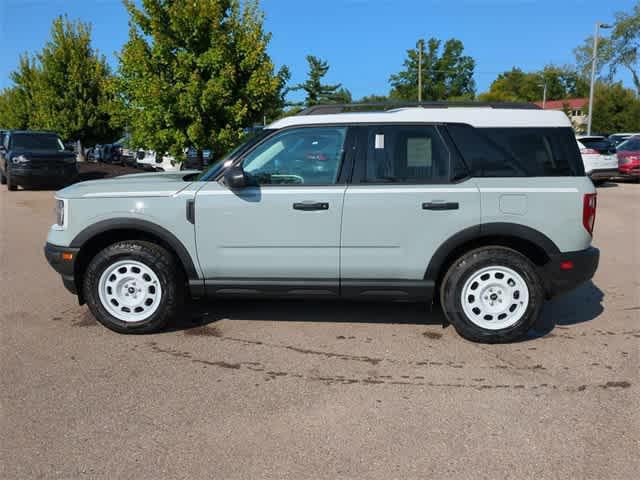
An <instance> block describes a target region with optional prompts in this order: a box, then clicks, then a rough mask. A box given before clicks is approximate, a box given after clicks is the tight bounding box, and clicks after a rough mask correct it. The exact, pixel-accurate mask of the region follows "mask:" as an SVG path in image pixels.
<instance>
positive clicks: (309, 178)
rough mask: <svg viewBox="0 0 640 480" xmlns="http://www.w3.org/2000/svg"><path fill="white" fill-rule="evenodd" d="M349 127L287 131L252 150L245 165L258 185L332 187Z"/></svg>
mask: <svg viewBox="0 0 640 480" xmlns="http://www.w3.org/2000/svg"><path fill="white" fill-rule="evenodd" d="M346 134H347V128H346V127H309V128H297V129H291V130H285V131H283V132H280V133H277V134H275V135H274V136H273V137H271V138H269V139H268V140H266V141H265V142H264V143H262V144H261V145H259V146H258V147H257V148H256V149H255V150H253V151H251V152H250V153H249V154H248V155H247V156H246V157H245V159H244V160H243V162H242V166H243V168H244V171H245V172H246V173H248V174H249V175H250V176H251V177H252V178H253V179H254V180H255V181H256V182H257V183H258V184H259V185H287V184H294V185H300V184H307V185H331V184H334V183H336V180H337V179H338V174H339V173H340V164H341V162H342V157H343V153H344V141H345V137H346Z"/></svg>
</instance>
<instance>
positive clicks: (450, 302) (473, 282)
mask: <svg viewBox="0 0 640 480" xmlns="http://www.w3.org/2000/svg"><path fill="white" fill-rule="evenodd" d="M440 297H441V303H442V307H443V309H444V312H445V315H446V316H447V319H448V320H449V321H450V322H451V324H452V325H453V326H454V328H455V329H456V331H457V332H458V333H459V334H460V335H461V336H462V337H464V338H466V339H467V340H471V341H474V342H483V343H506V342H512V341H515V340H518V339H520V338H522V337H524V336H525V335H526V333H527V332H528V331H529V329H530V328H531V327H532V326H533V325H534V324H535V322H536V321H537V320H538V318H539V316H540V311H541V308H542V304H543V302H544V291H543V288H542V281H541V279H540V277H539V275H538V273H537V271H536V268H535V266H534V265H533V264H532V263H531V261H530V260H529V259H527V258H526V257H525V256H524V255H522V254H520V253H518V252H516V251H515V250H511V249H509V248H504V247H483V248H479V249H477V250H473V251H471V252H468V253H467V254H465V255H463V256H462V257H460V258H459V259H458V260H456V261H455V262H454V263H453V265H452V266H451V268H450V269H449V271H448V272H447V274H446V275H445V277H444V280H443V282H442V288H441V292H440Z"/></svg>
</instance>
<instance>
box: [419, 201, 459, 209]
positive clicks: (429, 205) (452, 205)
mask: <svg viewBox="0 0 640 480" xmlns="http://www.w3.org/2000/svg"><path fill="white" fill-rule="evenodd" d="M459 208H460V204H459V203H458V202H424V203H423V204H422V209H423V210H458V209H459Z"/></svg>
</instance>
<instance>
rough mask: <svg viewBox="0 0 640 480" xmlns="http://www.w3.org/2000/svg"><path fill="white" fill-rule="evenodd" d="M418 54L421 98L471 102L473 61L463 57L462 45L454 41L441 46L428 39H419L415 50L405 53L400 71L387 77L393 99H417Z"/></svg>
mask: <svg viewBox="0 0 640 480" xmlns="http://www.w3.org/2000/svg"><path fill="white" fill-rule="evenodd" d="M420 51H422V99H423V100H426V101H428V100H447V99H452V98H459V99H465V98H466V99H472V98H473V97H474V95H475V82H474V80H473V72H474V69H475V60H474V59H473V58H471V57H470V56H468V55H464V45H463V44H462V42H461V41H460V40H457V39H455V38H452V39H449V40H447V41H446V42H444V45H443V44H442V41H441V40H438V39H436V38H431V39H429V41H428V42H427V44H426V49H425V42H424V40H419V41H418V43H417V45H416V48H412V49H409V50H407V57H406V59H405V61H404V64H403V65H404V69H403V70H402V71H400V72H398V73H396V74H394V75H391V77H390V78H389V83H390V84H391V93H390V96H391V98H393V99H400V100H411V101H415V100H417V99H418V65H419V52H420Z"/></svg>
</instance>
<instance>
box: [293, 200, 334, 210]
mask: <svg viewBox="0 0 640 480" xmlns="http://www.w3.org/2000/svg"><path fill="white" fill-rule="evenodd" d="M293 209H294V210H303V211H305V212H308V211H311V210H329V204H328V203H327V202H296V203H294V204H293Z"/></svg>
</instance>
